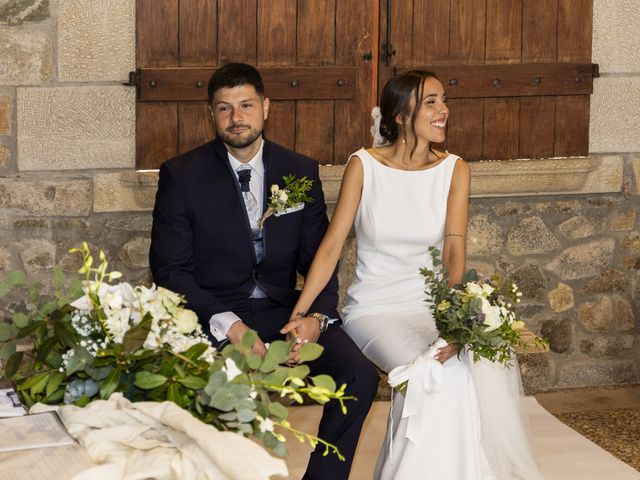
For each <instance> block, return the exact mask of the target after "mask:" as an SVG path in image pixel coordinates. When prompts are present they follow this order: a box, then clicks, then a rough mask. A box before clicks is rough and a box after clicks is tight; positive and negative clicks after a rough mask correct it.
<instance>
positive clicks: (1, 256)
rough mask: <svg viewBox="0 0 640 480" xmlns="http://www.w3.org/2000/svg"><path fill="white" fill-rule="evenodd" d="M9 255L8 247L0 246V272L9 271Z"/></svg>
mask: <svg viewBox="0 0 640 480" xmlns="http://www.w3.org/2000/svg"><path fill="white" fill-rule="evenodd" d="M11 257H12V255H11V252H10V251H9V250H8V249H6V248H4V247H0V272H8V271H11V263H12V262H11V260H12V258H11Z"/></svg>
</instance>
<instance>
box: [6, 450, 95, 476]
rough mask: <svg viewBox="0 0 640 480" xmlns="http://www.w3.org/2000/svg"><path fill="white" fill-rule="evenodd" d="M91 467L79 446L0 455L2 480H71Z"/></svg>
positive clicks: (89, 460) (86, 455) (92, 464)
mask: <svg viewBox="0 0 640 480" xmlns="http://www.w3.org/2000/svg"><path fill="white" fill-rule="evenodd" d="M94 466H95V464H94V463H93V462H92V461H91V458H89V455H88V454H87V452H85V450H84V448H82V447H81V446H80V445H64V446H61V447H56V448H41V449H36V450H23V451H21V452H4V453H0V472H1V473H0V478H2V480H43V479H55V480H63V479H70V478H73V477H74V475H76V474H78V473H80V472H83V471H85V470H87V469H89V468H92V467H94ZM94 478H95V477H94Z"/></svg>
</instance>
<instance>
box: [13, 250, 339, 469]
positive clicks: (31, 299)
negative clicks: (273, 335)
mask: <svg viewBox="0 0 640 480" xmlns="http://www.w3.org/2000/svg"><path fill="white" fill-rule="evenodd" d="M71 251H72V252H77V253H80V254H81V255H82V256H83V266H82V268H81V269H80V270H79V273H81V274H83V275H84V280H83V281H81V280H74V281H72V282H69V283H68V282H66V281H65V278H64V275H63V273H62V270H61V269H60V268H59V267H57V266H56V267H55V268H54V275H53V276H54V278H53V294H51V295H44V294H42V292H41V291H40V289H39V288H38V287H37V286H36V287H34V286H29V285H27V284H26V283H25V276H24V274H22V273H20V272H13V273H10V274H9V275H8V276H7V277H6V279H5V280H4V282H2V283H0V298H2V297H5V296H7V295H8V294H9V293H10V292H11V291H14V290H18V291H19V292H20V294H21V299H22V300H23V303H24V305H26V308H24V309H23V310H24V311H19V312H16V313H14V314H13V317H12V318H11V321H10V323H7V322H0V342H3V345H2V348H1V349H0V359H1V360H2V364H3V367H4V368H3V374H4V376H6V377H7V378H9V379H10V380H11V381H12V382H13V384H14V386H15V389H16V391H17V393H18V395H19V396H20V398H21V400H22V401H23V403H24V404H25V405H26V406H27V407H30V406H31V405H33V404H34V403H36V402H41V403H46V404H59V403H73V404H75V405H78V406H84V405H86V404H87V403H89V402H90V401H92V400H94V399H107V398H108V397H109V396H110V395H111V394H112V393H113V392H122V393H123V394H124V396H125V397H126V398H128V399H129V400H131V401H158V402H162V401H166V400H169V401H172V402H174V403H176V404H177V405H179V406H181V407H182V408H184V409H186V410H188V411H190V412H191V413H192V414H193V415H194V416H196V417H197V418H199V419H200V420H202V421H203V422H205V423H208V424H211V425H213V426H214V427H216V428H217V429H219V430H228V431H233V432H237V433H239V434H241V435H254V436H256V437H258V438H259V439H261V440H262V442H263V444H264V445H265V447H267V448H270V449H272V450H273V451H274V452H275V453H276V454H277V455H280V456H284V455H286V454H287V449H286V444H285V437H284V436H283V435H282V433H281V432H282V430H289V431H291V432H293V434H294V435H295V436H296V437H297V438H298V440H300V441H305V440H306V441H308V442H309V443H310V444H311V445H312V447H315V446H316V445H317V444H318V443H320V444H322V445H324V447H325V454H329V453H335V454H336V455H338V457H339V458H341V459H343V457H342V456H341V455H340V453H339V452H338V450H337V448H336V447H335V446H334V445H331V444H329V443H327V442H325V441H323V440H322V439H319V438H318V437H316V436H313V435H309V434H307V433H304V432H301V431H298V430H296V429H295V428H293V427H292V426H291V424H290V423H289V422H288V420H287V413H288V410H287V407H286V406H285V404H290V403H292V402H295V403H302V402H303V400H304V397H307V398H310V399H312V400H314V401H316V402H318V403H320V404H324V403H326V402H328V401H330V400H333V401H337V402H339V403H340V405H341V408H342V410H343V412H346V407H345V401H346V400H349V399H351V398H352V397H347V396H345V388H346V385H342V386H340V387H339V388H338V387H337V385H336V384H335V382H334V381H333V379H332V378H331V377H329V376H327V375H318V376H313V377H312V376H309V373H310V371H309V367H308V366H307V365H304V364H298V365H293V366H292V365H288V364H287V363H286V362H287V359H288V357H289V353H290V351H291V348H292V343H291V342H286V341H275V342H272V343H271V344H270V345H269V348H268V349H267V353H266V354H265V355H264V356H263V357H260V356H258V355H256V354H254V353H252V351H251V349H252V346H253V345H254V343H255V341H256V339H257V334H256V332H254V331H249V332H247V333H246V334H245V335H244V337H243V338H242V341H241V342H240V343H239V344H236V345H231V344H229V345H227V346H225V347H224V348H223V349H222V350H216V349H214V348H213V347H212V346H211V344H210V343H209V341H208V340H207V339H206V337H205V336H204V335H203V334H202V331H201V330H200V326H199V324H198V323H197V321H195V323H194V320H193V318H194V316H195V314H193V312H190V311H189V310H187V309H185V308H184V307H183V306H182V303H184V300H183V299H182V297H180V296H179V295H177V294H175V293H174V292H170V291H168V290H165V289H161V288H157V289H156V287H155V286H153V287H151V288H146V287H142V286H138V287H131V286H130V285H129V284H126V283H120V284H117V285H111V283H110V282H112V281H113V280H116V279H117V278H118V277H119V276H120V274H119V273H118V272H108V271H107V268H108V262H107V260H106V257H105V255H104V253H103V252H100V254H99V263H98V265H97V266H96V267H94V266H93V265H94V258H93V255H92V254H91V251H90V249H89V247H88V245H87V244H86V243H84V244H83V246H82V248H79V249H72V250H71ZM67 283H68V287H67V288H65V285H67ZM123 325H124V328H123ZM322 350H323V349H322V347H321V346H320V345H317V344H315V343H307V344H304V345H302V347H301V349H300V351H299V354H300V361H301V362H308V361H311V360H315V359H316V358H318V357H319V356H320V355H321V353H322Z"/></svg>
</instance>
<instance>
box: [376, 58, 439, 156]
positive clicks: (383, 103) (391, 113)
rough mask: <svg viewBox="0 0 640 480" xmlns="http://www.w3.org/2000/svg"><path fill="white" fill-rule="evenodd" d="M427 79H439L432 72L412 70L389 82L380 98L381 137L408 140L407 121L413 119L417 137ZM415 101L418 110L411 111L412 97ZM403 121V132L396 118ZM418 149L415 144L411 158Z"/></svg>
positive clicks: (412, 123)
mask: <svg viewBox="0 0 640 480" xmlns="http://www.w3.org/2000/svg"><path fill="white" fill-rule="evenodd" d="M427 78H435V79H436V80H437V77H436V75H435V74H434V73H432V72H427V71H425V70H411V71H410V72H407V73H403V74H402V75H398V76H397V77H393V78H392V79H391V80H389V81H388V82H387V83H386V85H385V86H384V88H383V89H382V97H381V98H380V115H381V119H380V135H382V136H383V137H384V138H385V139H386V140H387V141H388V142H391V143H393V142H395V141H396V140H397V139H398V136H400V135H402V138H403V140H405V141H406V140H407V120H408V119H409V118H410V119H411V133H412V134H413V137H414V138H415V136H416V130H415V126H414V120H415V118H416V115H417V114H418V110H420V107H421V106H422V102H421V101H420V100H421V99H422V90H423V88H424V82H425V81H426V79H427ZM412 96H413V98H414V99H415V105H416V108H414V109H413V111H411V104H410V103H411V97H412ZM398 116H399V117H400V118H401V119H402V132H400V131H399V128H398V124H397V123H396V117H398ZM415 149H416V144H415V143H414V145H413V148H412V149H411V154H410V156H413V152H414V150H415Z"/></svg>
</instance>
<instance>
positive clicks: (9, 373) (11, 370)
mask: <svg viewBox="0 0 640 480" xmlns="http://www.w3.org/2000/svg"><path fill="white" fill-rule="evenodd" d="M23 357H24V352H15V353H14V354H12V355H11V356H10V357H9V359H8V360H7V363H6V364H5V366H4V374H5V376H6V377H7V378H13V376H14V375H15V374H16V372H17V371H18V368H20V364H21V363H22V358H23Z"/></svg>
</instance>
